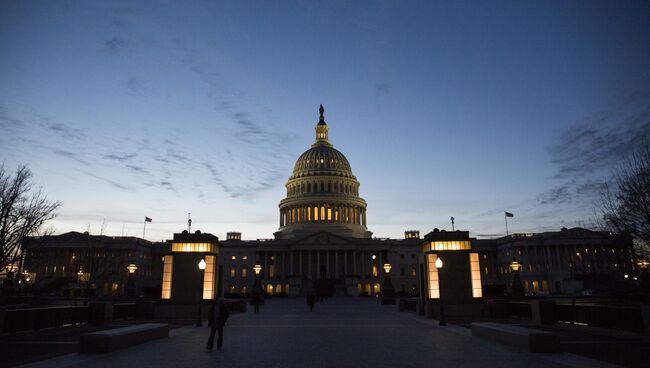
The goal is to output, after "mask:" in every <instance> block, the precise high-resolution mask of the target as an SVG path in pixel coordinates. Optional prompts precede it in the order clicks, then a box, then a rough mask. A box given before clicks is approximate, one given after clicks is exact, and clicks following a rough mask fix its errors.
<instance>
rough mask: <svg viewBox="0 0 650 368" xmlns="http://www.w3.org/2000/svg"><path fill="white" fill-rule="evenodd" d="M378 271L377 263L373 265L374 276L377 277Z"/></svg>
mask: <svg viewBox="0 0 650 368" xmlns="http://www.w3.org/2000/svg"><path fill="white" fill-rule="evenodd" d="M377 276H378V272H377V265H372V277H377Z"/></svg>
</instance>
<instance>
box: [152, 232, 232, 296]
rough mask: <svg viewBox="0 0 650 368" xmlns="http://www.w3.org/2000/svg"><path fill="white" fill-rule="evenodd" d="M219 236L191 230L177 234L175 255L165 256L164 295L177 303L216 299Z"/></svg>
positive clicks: (173, 245)
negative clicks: (191, 231) (190, 231)
mask: <svg viewBox="0 0 650 368" xmlns="http://www.w3.org/2000/svg"><path fill="white" fill-rule="evenodd" d="M220 248H221V246H220V244H219V238H217V237H216V236H214V235H212V234H209V233H201V232H200V231H196V232H195V233H193V234H191V233H188V232H187V231H183V232H182V233H180V234H179V233H176V234H174V240H173V241H172V247H171V254H167V255H165V256H164V265H163V275H162V276H163V277H162V293H161V296H160V298H161V299H162V300H163V301H168V302H170V303H173V304H194V305H196V304H197V303H199V301H201V300H206V301H207V300H212V299H214V298H215V296H216V295H217V294H218V292H219V291H218V287H217V286H218V276H217V275H218V266H217V265H218V258H217V257H218V256H219V250H220Z"/></svg>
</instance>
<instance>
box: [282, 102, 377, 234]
mask: <svg viewBox="0 0 650 368" xmlns="http://www.w3.org/2000/svg"><path fill="white" fill-rule="evenodd" d="M324 111H325V110H324V109H323V106H322V105H321V107H320V119H319V121H318V124H317V125H316V127H315V130H316V141H315V142H314V144H312V146H311V148H310V149H308V150H307V151H305V152H304V153H303V154H302V155H300V157H298V160H297V161H296V164H295V166H294V168H293V173H292V175H291V176H290V177H289V180H287V183H286V188H287V197H286V198H284V199H283V200H282V201H280V229H279V231H278V232H276V233H275V236H276V238H278V239H289V238H296V237H301V236H306V235H309V234H311V233H314V232H317V231H328V232H331V233H334V234H337V235H340V236H346V237H354V238H370V236H371V235H372V233H371V232H369V231H368V229H367V227H366V201H364V200H363V198H361V197H359V185H360V184H359V181H358V180H357V178H356V177H355V176H354V175H353V174H352V168H351V166H350V163H349V162H348V159H347V158H346V157H345V156H344V155H343V154H342V153H341V152H340V151H339V150H337V149H335V148H334V147H333V146H332V144H331V143H330V142H329V140H328V132H329V128H328V126H327V123H326V122H325V117H324Z"/></svg>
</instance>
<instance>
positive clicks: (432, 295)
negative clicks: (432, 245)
mask: <svg viewBox="0 0 650 368" xmlns="http://www.w3.org/2000/svg"><path fill="white" fill-rule="evenodd" d="M436 259H438V255H437V254H427V273H428V275H427V281H428V288H429V299H440V283H439V279H438V269H437V268H436Z"/></svg>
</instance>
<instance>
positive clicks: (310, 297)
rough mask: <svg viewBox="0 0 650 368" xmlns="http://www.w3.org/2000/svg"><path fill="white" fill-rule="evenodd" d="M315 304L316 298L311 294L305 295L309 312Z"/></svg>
mask: <svg viewBox="0 0 650 368" xmlns="http://www.w3.org/2000/svg"><path fill="white" fill-rule="evenodd" d="M315 303H316V297H315V296H314V294H312V293H311V292H309V293H307V305H308V306H309V311H310V312H311V311H313V310H314V304H315Z"/></svg>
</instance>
